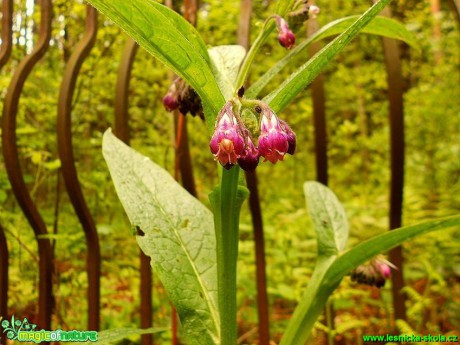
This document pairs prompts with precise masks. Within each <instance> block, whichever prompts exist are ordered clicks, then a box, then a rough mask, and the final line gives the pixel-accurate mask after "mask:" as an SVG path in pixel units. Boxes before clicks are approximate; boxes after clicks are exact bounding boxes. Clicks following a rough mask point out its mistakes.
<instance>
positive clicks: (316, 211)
mask: <svg viewBox="0 0 460 345" xmlns="http://www.w3.org/2000/svg"><path fill="white" fill-rule="evenodd" d="M304 193H305V197H306V198H307V205H308V213H309V214H310V218H311V219H312V222H313V225H314V228H315V231H316V234H317V236H318V255H319V256H331V255H337V254H338V253H339V252H341V251H342V250H343V249H344V248H345V245H346V243H347V240H348V220H347V216H346V214H345V210H344V209H343V206H342V204H341V203H340V202H339V200H338V199H337V197H336V196H335V194H334V193H333V192H332V191H331V190H330V189H329V188H327V187H326V186H324V185H322V184H321V183H318V182H314V181H309V182H306V183H305V184H304Z"/></svg>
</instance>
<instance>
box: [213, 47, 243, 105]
mask: <svg viewBox="0 0 460 345" xmlns="http://www.w3.org/2000/svg"><path fill="white" fill-rule="evenodd" d="M208 52H209V56H210V57H211V63H212V64H211V66H212V70H213V72H214V76H215V78H216V80H217V84H218V85H219V88H220V91H221V92H222V94H223V95H224V97H225V99H229V98H231V97H232V96H233V91H234V90H235V88H236V87H237V85H236V78H237V76H238V70H239V68H240V65H241V62H242V61H243V59H244V56H245V55H246V49H244V47H242V46H239V45H230V46H217V47H213V48H210V49H209V50H208Z"/></svg>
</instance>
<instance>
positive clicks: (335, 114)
mask: <svg viewBox="0 0 460 345" xmlns="http://www.w3.org/2000/svg"><path fill="white" fill-rule="evenodd" d="M273 5H274V1H254V5H253V15H252V19H251V20H252V27H253V30H252V31H251V36H252V38H253V39H254V38H255V36H256V35H257V33H258V28H260V27H261V25H262V24H263V21H264V19H265V18H266V17H267V16H269V15H271V14H273V8H274V7H273ZM317 5H318V6H319V7H320V8H321V13H320V14H319V16H318V21H319V23H320V25H324V24H326V23H328V22H330V21H332V20H334V19H338V18H340V17H344V16H348V15H352V14H360V13H362V12H364V11H365V10H366V9H367V8H368V6H369V3H368V2H364V1H338V0H337V1H317ZM53 8H54V18H53V32H52V41H51V47H50V49H49V50H48V52H47V54H46V55H45V57H44V58H43V59H42V61H41V62H40V63H39V64H38V65H37V66H36V68H35V69H34V70H33V72H32V74H31V76H30V78H29V79H28V80H27V83H26V85H25V88H24V91H23V94H22V97H21V102H20V109H19V115H18V131H17V134H18V138H19V146H20V155H21V164H22V168H23V171H24V173H25V178H26V182H27V184H28V187H29V190H30V191H31V194H32V196H33V198H34V200H35V202H36V203H37V205H38V207H39V209H40V212H41V214H42V215H43V217H44V219H45V221H46V224H47V227H48V230H49V232H50V233H53V235H51V237H52V239H54V240H55V260H56V261H55V262H56V273H57V279H56V285H55V289H54V293H55V296H56V315H55V319H54V320H53V322H54V323H55V324H59V325H61V327H62V328H63V329H85V325H86V313H85V310H86V309H85V308H86V305H85V303H81V296H82V294H84V291H85V290H86V285H87V279H86V273H85V265H86V262H85V260H86V254H85V250H86V247H85V241H84V233H83V231H82V228H81V225H80V224H79V222H78V219H77V217H76V216H75V213H74V211H73V208H72V206H71V204H70V201H69V199H68V196H67V194H66V192H65V188H64V184H63V181H62V176H60V161H59V159H58V153H57V143H56V114H57V101H58V94H59V87H60V83H61V81H62V75H63V71H64V67H65V63H66V62H67V60H68V59H69V57H70V54H71V53H72V51H73V49H74V47H75V45H76V44H77V42H78V41H79V40H80V38H81V34H82V31H83V28H84V20H85V13H86V9H85V5H84V4H83V3H82V2H81V1H63V0H57V1H54V2H53ZM176 8H177V10H179V11H180V8H181V4H180V3H177V4H176ZM239 11H240V8H239V6H236V5H235V3H234V2H233V1H218V0H208V1H201V5H200V9H199V12H198V20H197V27H198V30H199V31H200V32H202V33H205V34H204V35H203V36H204V40H205V42H206V43H207V44H208V45H209V46H214V45H223V44H235V43H236V38H237V30H238V23H239ZM392 11H393V16H394V18H396V19H398V20H399V21H401V22H403V23H404V25H405V26H406V28H408V29H409V30H410V31H412V32H413V33H414V34H415V35H416V37H417V41H418V44H419V47H420V49H419V50H415V49H411V48H409V47H407V46H405V45H404V44H401V51H402V72H403V77H404V90H405V94H404V107H405V129H406V165H405V185H404V204H403V216H404V218H403V224H405V225H409V224H414V223H416V222H419V221H421V220H429V219H434V218H437V217H442V216H448V215H453V214H458V213H459V212H460V102H459V99H460V98H459V96H460V58H459V57H460V45H459V42H460V36H459V31H460V30H459V27H458V26H457V23H456V21H455V18H454V17H453V15H452V13H451V12H450V9H449V7H448V4H447V3H444V2H442V3H439V0H431V1H408V0H398V1H394V2H393V3H392ZM39 19H40V18H39V13H38V12H37V11H34V9H33V0H32V1H30V0H28V1H19V0H17V1H15V16H14V20H13V25H14V26H13V30H14V33H13V34H14V36H13V41H14V47H13V52H12V57H11V59H10V60H9V62H8V63H7V65H6V66H4V68H3V69H2V70H1V72H0V95H1V99H2V100H3V99H4V97H5V94H6V89H7V87H8V84H9V82H10V78H11V75H12V73H13V72H14V70H15V69H16V68H17V66H18V62H19V61H20V60H21V59H22V58H23V57H24V56H25V55H26V54H27V53H30V51H31V49H32V47H33V44H34V38H36V36H35V34H36V30H37V23H39ZM305 31H306V30H305V28H302V29H301V30H300V32H298V33H297V38H298V40H299V41H300V40H301V39H302V38H303V37H306V32H305ZM126 40H127V36H126V35H125V34H124V33H122V32H121V31H120V29H118V28H117V27H116V26H115V25H113V24H112V23H111V22H109V21H108V20H106V19H105V18H104V17H103V16H100V17H99V31H98V35H97V42H96V44H95V47H94V48H93V50H92V51H91V53H90V56H89V58H88V59H87V60H86V61H85V62H84V65H83V67H82V71H81V73H80V75H79V78H78V82H77V91H76V93H75V97H74V100H73V108H72V121H73V122H72V131H73V144H74V152H75V155H76V161H77V170H78V172H79V179H80V182H81V183H82V188H83V190H84V194H85V197H86V200H87V202H88V205H89V208H90V210H91V214H92V215H93V216H94V219H95V220H96V223H97V229H98V233H99V236H100V241H101V251H102V274H103V276H102V281H101V289H102V290H101V302H102V310H101V318H102V325H101V328H102V329H107V328H119V327H138V324H139V295H138V290H139V273H138V246H137V244H136V241H135V238H134V236H132V233H133V231H132V229H131V228H130V225H129V223H128V221H127V218H126V216H125V214H124V211H123V210H122V208H121V205H120V203H119V201H118V199H117V197H116V195H115V191H114V188H113V184H112V182H111V180H110V176H109V173H108V170H107V167H106V165H105V162H104V161H103V158H102V154H101V138H102V133H103V132H104V131H105V130H106V129H107V128H108V127H111V126H113V122H114V97H115V84H116V78H117V72H118V67H119V61H120V57H121V53H122V48H123V45H124V43H125V41H126ZM285 54H286V51H285V50H284V49H283V48H282V47H280V46H279V44H278V42H277V40H276V37H275V35H273V37H272V39H271V40H268V41H267V43H266V44H265V45H264V46H263V48H262V54H260V55H259V56H257V57H256V63H255V64H254V70H253V74H254V78H255V76H256V75H261V74H262V73H263V72H264V71H266V70H267V69H268V68H269V67H270V66H272V65H273V64H274V63H275V62H276V61H278V60H279V59H280V58H281V57H282V56H284V55H285ZM297 59H298V62H300V61H305V60H306V56H299V57H298V58H297ZM293 65H296V64H293ZM290 72H292V69H290V68H289V67H288V68H286V70H285V71H284V72H283V73H284V74H282V76H281V77H280V78H278V79H275V80H274V81H273V82H272V83H271V84H270V85H268V86H267V87H266V89H265V91H264V94H266V93H268V92H269V90H271V89H273V88H274V87H276V86H277V85H278V84H279V83H281V82H282V80H283V77H286V76H287V75H288V74H289V73H290ZM172 78H173V76H172V75H171V74H170V72H169V71H168V70H167V69H166V68H165V67H164V66H163V65H161V64H160V63H159V62H157V61H155V59H154V58H153V57H151V56H150V55H149V54H148V53H146V52H145V51H143V50H142V49H140V50H139V51H138V53H137V56H136V59H135V62H134V67H133V72H132V78H131V85H130V95H129V102H130V108H129V112H130V129H131V137H132V139H131V145H132V146H133V147H134V148H136V149H137V150H139V151H140V152H142V153H143V154H145V155H147V156H149V157H151V158H152V159H153V160H154V161H155V162H157V163H158V164H160V165H162V166H163V167H165V168H166V169H168V170H169V171H170V172H171V173H173V169H174V150H175V149H174V140H173V137H174V133H173V131H174V126H173V115H172V114H170V113H167V112H166V111H165V110H164V108H163V104H162V98H163V96H164V94H165V93H166V92H167V90H168V87H169V85H170V83H171V81H172ZM325 92H326V112H327V129H328V159H329V186H330V187H331V188H332V190H334V192H335V193H336V194H337V196H338V197H339V199H340V200H341V201H342V202H343V203H344V206H345V209H346V211H347V214H348V217H349V220H350V224H351V233H350V237H351V238H350V243H351V245H353V244H356V243H358V242H360V241H362V240H363V239H366V238H368V237H370V236H371V235H374V234H377V233H380V232H384V231H387V230H388V207H389V206H388V205H389V201H388V199H389V178H390V170H389V121H388V104H387V80H386V71H385V65H384V57H383V49H382V44H381V40H380V39H379V38H377V37H374V36H369V35H364V34H363V35H360V36H358V38H357V39H355V40H354V41H353V42H352V43H351V44H350V46H349V47H347V48H346V49H345V50H344V51H343V52H342V53H341V54H340V55H339V56H338V57H337V58H336V59H335V60H334V62H333V63H332V64H331V65H329V67H328V68H327V70H326V71H325ZM2 106H3V102H1V103H0V107H2ZM282 117H283V118H284V119H286V120H287V121H288V122H289V123H290V125H291V127H292V128H293V129H294V131H295V132H296V133H297V135H298V146H297V147H298V151H297V152H296V154H295V155H294V156H293V157H287V158H286V160H285V162H283V163H281V164H277V165H276V166H272V165H269V164H263V165H261V166H260V167H259V168H258V169H257V173H258V178H259V190H260V197H261V204H262V211H263V220H264V225H265V240H266V254H267V279H268V282H267V283H268V292H269V299H270V317H271V321H272V325H271V327H272V329H271V330H272V338H273V339H274V340H275V341H276V340H277V339H279V336H280V334H282V331H283V329H284V328H285V325H286V321H287V320H288V319H289V317H290V315H291V314H292V311H293V308H294V306H295V305H296V303H297V301H298V300H299V299H300V298H301V293H302V291H304V289H305V286H306V284H307V283H308V279H309V276H310V275H311V273H312V268H313V264H314V258H315V254H316V241H315V237H314V232H313V229H312V227H311V225H310V223H309V220H308V215H307V210H306V208H305V200H304V196H303V191H302V184H303V182H304V181H305V180H314V179H315V159H314V141H313V122H312V101H311V95H310V91H309V89H306V90H305V91H304V92H303V93H302V94H301V95H300V96H299V98H298V101H297V102H293V104H292V105H290V106H289V107H288V108H287V109H286V110H285V111H284V112H283V114H282ZM188 125H189V130H190V135H189V140H190V148H191V155H192V161H193V168H194V176H195V180H196V185H197V191H198V196H199V198H200V199H201V200H202V201H203V202H205V203H207V204H209V203H208V201H207V195H208V194H209V192H210V191H211V189H212V188H213V186H214V185H216V184H217V183H218V176H217V170H216V166H215V165H216V163H215V162H214V161H213V159H212V158H213V157H212V155H211V154H210V152H209V148H208V142H209V135H208V132H207V130H206V128H205V126H204V123H203V122H202V121H201V120H200V119H199V118H198V117H195V118H190V120H189V121H188ZM0 223H1V224H2V226H3V227H4V228H5V230H6V234H7V239H8V244H9V250H10V285H9V288H10V293H9V300H8V305H9V309H10V310H11V312H12V313H14V314H15V315H17V316H20V317H28V318H29V320H33V319H34V316H36V313H37V303H36V301H37V280H38V272H37V270H36V263H37V262H38V256H37V248H36V242H35V240H34V236H33V232H32V230H31V229H30V227H29V225H28V223H27V220H26V219H25V217H24V216H23V214H22V212H21V210H20V208H19V206H18V204H17V203H16V201H15V198H14V195H13V193H12V191H11V187H10V185H9V182H8V178H7V175H6V171H5V169H4V165H3V161H2V160H1V159H0ZM306 229H307V230H306ZM459 235H460V230H459V229H451V230H449V231H443V232H436V233H433V234H429V235H425V236H422V237H421V238H419V239H416V240H414V241H411V242H410V243H407V244H405V245H404V256H405V266H404V274H405V280H406V283H407V287H406V288H405V292H406V294H407V296H408V301H407V303H408V305H407V307H408V320H407V322H406V323H400V324H399V325H398V327H399V328H400V330H401V332H403V331H413V332H414V333H420V334H427V333H432V334H434V333H436V334H437V333H441V334H447V333H449V332H451V333H452V332H455V330H457V333H453V334H458V330H459V329H460V285H459V281H460V255H458V254H459V253H460V241H459V240H458V238H459ZM238 273H239V277H238V284H239V301H238V302H239V315H238V318H239V328H240V334H242V335H245V336H246V338H245V339H243V341H245V342H249V343H252V342H253V341H255V340H254V339H255V338H256V332H254V329H255V327H256V326H257V311H256V285H255V278H254V277H255V264H254V243H253V239H252V225H251V219H250V214H249V211H248V209H247V206H246V207H243V212H242V220H241V233H240V257H239V269H238ZM166 301H167V298H166V296H165V292H164V290H163V288H162V287H161V284H160V282H159V281H158V280H155V289H154V325H155V326H159V327H161V326H168V325H169V323H170V309H171V308H170V305H169V303H167V302H166ZM331 303H332V304H333V305H334V308H335V310H336V311H337V314H336V322H335V332H336V334H337V335H338V339H339V340H340V339H341V340H342V341H343V342H348V341H349V342H350V344H355V343H356V341H357V340H356V339H359V338H360V337H359V335H360V334H377V333H381V332H382V330H390V329H391V327H392V325H391V316H392V310H391V308H392V307H391V292H390V288H389V286H388V284H387V286H386V287H385V288H383V289H381V290H378V289H376V288H369V287H363V286H359V285H355V284H353V283H352V282H351V281H350V280H349V279H346V280H345V281H344V282H343V283H342V285H341V287H340V289H339V290H338V291H336V293H335V294H334V295H333V297H332V299H331ZM327 330H328V328H327V324H326V320H322V322H321V323H318V324H317V331H316V333H315V337H316V339H317V341H318V343H320V342H321V339H322V340H323V341H324V339H325V336H324V334H325V331H327ZM384 333H385V332H384ZM169 337H170V333H168V332H164V333H162V334H161V335H157V336H155V339H156V342H157V343H158V344H163V343H164V342H166V341H167V340H168V339H169ZM133 339H134V340H135V339H136V338H133Z"/></svg>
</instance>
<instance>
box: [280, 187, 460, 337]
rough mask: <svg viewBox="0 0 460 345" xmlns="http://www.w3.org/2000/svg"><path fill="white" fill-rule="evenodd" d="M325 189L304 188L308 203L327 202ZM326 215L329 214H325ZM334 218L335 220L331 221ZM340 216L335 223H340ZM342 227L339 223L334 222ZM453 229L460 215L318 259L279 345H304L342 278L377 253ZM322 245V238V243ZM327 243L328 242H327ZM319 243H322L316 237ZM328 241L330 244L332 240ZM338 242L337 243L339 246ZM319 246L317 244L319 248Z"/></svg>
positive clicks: (329, 204) (328, 204)
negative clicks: (439, 231) (433, 232)
mask: <svg viewBox="0 0 460 345" xmlns="http://www.w3.org/2000/svg"><path fill="white" fill-rule="evenodd" d="M324 188H327V187H324V186H321V187H318V185H315V184H308V183H307V184H306V188H305V192H306V197H307V200H308V203H309V204H311V201H310V200H321V199H323V200H327V199H329V197H326V198H324V197H322V196H321V195H331V194H330V193H332V192H330V193H328V192H325V191H324ZM314 203H315V204H318V205H319V207H318V209H319V211H320V213H321V212H322V213H323V214H324V212H325V210H323V211H321V204H322V205H323V208H326V209H333V208H334V207H337V206H338V205H337V203H336V201H329V202H327V201H325V202H319V203H318V202H316V201H314ZM341 208H342V207H341V206H340V207H339V209H337V210H335V211H333V214H336V213H337V214H340V213H341V211H340V209H341ZM327 213H330V211H328V212H327ZM315 217H317V218H318V221H321V219H323V216H314V218H315ZM333 218H337V217H333ZM341 218H342V216H339V217H338V219H341ZM337 223H338V224H340V223H341V220H339V221H338V222H337ZM453 226H460V215H459V216H454V217H449V218H444V219H440V220H436V221H430V222H427V223H422V224H418V225H412V226H407V227H403V228H400V229H396V230H391V231H388V232H386V233H384V234H381V235H378V236H375V237H373V238H371V239H370V240H367V241H364V242H362V243H360V244H359V245H357V246H355V247H354V248H353V249H350V250H348V251H346V252H344V253H343V254H339V255H334V254H333V253H332V252H331V255H329V256H327V255H322V256H319V257H318V262H317V264H316V267H315V270H314V272H313V275H312V277H311V280H310V282H309V284H308V287H307V291H306V292H305V295H304V297H303V298H302V300H301V302H300V303H299V305H298V306H297V308H296V309H295V311H294V315H293V317H292V319H291V321H290V322H289V325H288V328H287V329H286V332H285V334H284V336H283V338H282V340H281V343H280V345H297V344H305V342H306V341H307V340H308V337H309V335H310V332H311V330H312V328H313V326H314V324H315V322H316V320H317V318H318V317H319V315H320V314H321V313H322V311H323V309H324V306H325V305H326V302H327V300H328V298H329V296H330V295H331V294H332V292H333V291H334V290H335V289H336V288H337V287H338V286H339V284H340V282H341V280H342V279H343V277H345V276H346V275H347V274H349V273H350V272H351V271H352V270H353V269H355V268H356V267H358V266H359V265H361V264H363V263H364V262H366V261H367V260H369V259H371V258H373V257H374V256H375V255H377V254H379V253H384V252H387V251H388V250H390V249H392V248H394V247H396V246H398V245H401V244H402V243H403V242H405V241H408V240H410V239H412V238H414V237H416V236H419V235H422V234H426V233H428V232H431V231H435V230H441V229H446V228H449V227H453ZM322 240H323V241H324V237H323V239H322ZM326 240H327V238H326ZM318 241H321V238H320V236H318ZM327 241H332V240H331V239H329V240H327ZM342 241H343V240H340V241H339V242H342ZM320 245H321V244H320V243H318V247H319V246H320Z"/></svg>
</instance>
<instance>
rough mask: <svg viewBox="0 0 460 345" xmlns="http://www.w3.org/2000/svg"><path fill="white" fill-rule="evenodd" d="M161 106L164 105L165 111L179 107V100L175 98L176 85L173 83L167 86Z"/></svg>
mask: <svg viewBox="0 0 460 345" xmlns="http://www.w3.org/2000/svg"><path fill="white" fill-rule="evenodd" d="M163 106H164V107H165V109H166V111H174V110H176V109H177V108H179V102H178V99H177V87H176V84H175V83H173V84H172V85H171V86H170V87H169V90H168V92H167V93H166V95H165V96H164V97H163Z"/></svg>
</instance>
